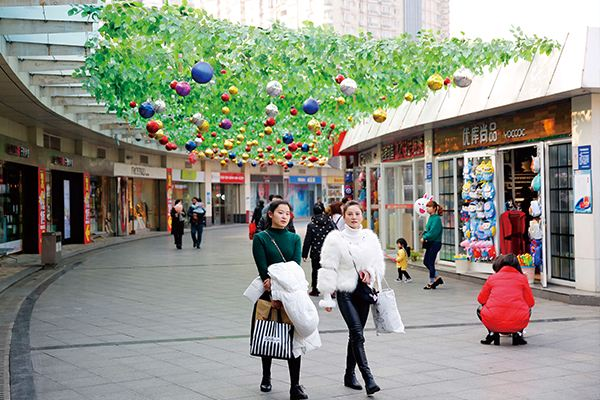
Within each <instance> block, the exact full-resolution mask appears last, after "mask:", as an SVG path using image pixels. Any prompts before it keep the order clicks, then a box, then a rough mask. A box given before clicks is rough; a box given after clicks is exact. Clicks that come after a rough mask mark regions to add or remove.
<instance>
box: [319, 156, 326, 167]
mask: <svg viewBox="0 0 600 400" xmlns="http://www.w3.org/2000/svg"><path fill="white" fill-rule="evenodd" d="M325 163H327V159H326V158H322V159H320V160H319V165H320V166H321V167H324V166H325Z"/></svg>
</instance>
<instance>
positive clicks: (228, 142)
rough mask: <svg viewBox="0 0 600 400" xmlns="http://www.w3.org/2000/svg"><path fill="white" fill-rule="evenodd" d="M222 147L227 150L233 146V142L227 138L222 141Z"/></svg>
mask: <svg viewBox="0 0 600 400" xmlns="http://www.w3.org/2000/svg"><path fill="white" fill-rule="evenodd" d="M223 147H225V148H226V149H227V150H231V149H232V148H233V142H232V141H231V140H229V139H227V140H226V141H225V142H223Z"/></svg>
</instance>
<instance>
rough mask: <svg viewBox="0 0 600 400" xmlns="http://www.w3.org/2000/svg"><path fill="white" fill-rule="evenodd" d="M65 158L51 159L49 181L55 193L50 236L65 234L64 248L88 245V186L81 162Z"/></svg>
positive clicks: (51, 198) (51, 202)
mask: <svg viewBox="0 0 600 400" xmlns="http://www.w3.org/2000/svg"><path fill="white" fill-rule="evenodd" d="M77 161H78V162H77V165H75V160H74V159H73V158H71V157H68V156H65V155H52V156H51V157H50V173H49V178H50V179H49V180H50V183H51V190H50V192H51V193H48V194H47V198H48V200H49V201H48V204H47V207H48V209H49V210H50V213H49V214H50V215H51V224H50V226H49V227H48V228H49V229H48V230H49V231H50V232H62V240H63V243H64V244H81V243H84V229H85V226H84V225H85V219H84V186H83V173H82V172H79V171H80V170H81V165H80V164H79V161H80V160H79V159H78V160H77Z"/></svg>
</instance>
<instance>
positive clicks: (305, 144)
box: [302, 143, 309, 153]
mask: <svg viewBox="0 0 600 400" xmlns="http://www.w3.org/2000/svg"><path fill="white" fill-rule="evenodd" d="M308 149H309V146H308V143H304V144H303V145H302V151H303V152H305V153H306V152H307V151H308Z"/></svg>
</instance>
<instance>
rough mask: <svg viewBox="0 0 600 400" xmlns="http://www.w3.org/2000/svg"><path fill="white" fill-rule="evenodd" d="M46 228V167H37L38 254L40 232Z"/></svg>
mask: <svg viewBox="0 0 600 400" xmlns="http://www.w3.org/2000/svg"><path fill="white" fill-rule="evenodd" d="M46 230H47V228H46V169H45V168H38V252H39V253H40V254H42V234H43V233H44V232H46Z"/></svg>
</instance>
